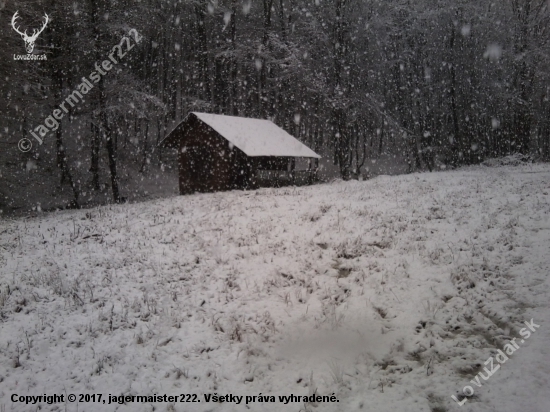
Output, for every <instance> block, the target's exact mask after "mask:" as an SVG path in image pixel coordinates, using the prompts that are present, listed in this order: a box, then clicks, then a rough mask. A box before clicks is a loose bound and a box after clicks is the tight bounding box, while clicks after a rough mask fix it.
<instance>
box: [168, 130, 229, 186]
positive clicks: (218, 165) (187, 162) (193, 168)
mask: <svg viewBox="0 0 550 412" xmlns="http://www.w3.org/2000/svg"><path fill="white" fill-rule="evenodd" d="M181 133H182V136H181V139H180V147H179V152H180V153H179V173H180V194H189V193H194V192H213V191H218V190H228V189H231V185H232V173H233V170H232V163H233V159H232V150H231V149H230V148H229V144H228V142H227V140H225V139H223V138H221V137H220V136H219V135H218V134H217V133H216V132H214V131H213V130H211V129H210V128H208V127H207V126H205V125H203V124H202V123H200V122H198V121H197V120H196V119H193V120H190V122H189V125H188V127H186V128H185V129H184V131H182V132H181Z"/></svg>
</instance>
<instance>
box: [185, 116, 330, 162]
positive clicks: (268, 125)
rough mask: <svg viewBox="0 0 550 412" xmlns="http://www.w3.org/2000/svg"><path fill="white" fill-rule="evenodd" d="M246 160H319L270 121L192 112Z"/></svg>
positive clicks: (312, 152) (311, 151) (317, 156)
mask: <svg viewBox="0 0 550 412" xmlns="http://www.w3.org/2000/svg"><path fill="white" fill-rule="evenodd" d="M192 114H194V115H195V116H197V118H199V120H201V121H202V122H203V123H205V124H207V125H208V126H210V127H211V128H212V129H214V130H215V131H216V132H218V133H219V134H220V135H221V136H223V137H224V138H225V139H227V140H228V141H229V142H230V143H232V144H233V145H235V146H236V147H237V148H239V149H240V150H242V151H243V152H244V153H245V154H246V155H247V156H250V157H258V156H280V157H310V158H321V156H319V155H318V154H317V153H315V152H314V151H313V150H311V149H310V148H309V147H307V146H306V145H304V144H303V143H301V142H300V141H298V140H297V139H296V138H294V137H293V136H291V135H290V134H288V133H287V132H285V131H284V130H283V129H281V128H280V127H279V126H277V125H276V124H274V123H273V122H271V121H269V120H262V119H250V118H246V117H235V116H225V115H218V114H208V113H197V112H192Z"/></svg>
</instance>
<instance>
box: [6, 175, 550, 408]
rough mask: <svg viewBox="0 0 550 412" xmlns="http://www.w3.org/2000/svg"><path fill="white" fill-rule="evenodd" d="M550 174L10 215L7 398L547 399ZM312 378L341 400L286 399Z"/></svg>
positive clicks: (377, 404) (394, 181)
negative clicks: (491, 367) (492, 368)
mask: <svg viewBox="0 0 550 412" xmlns="http://www.w3.org/2000/svg"><path fill="white" fill-rule="evenodd" d="M549 193H550V166H549V165H525V166H518V167H499V168H489V167H476V168H468V169H463V170H460V171H453V172H441V173H432V174H428V173H426V174H414V175H407V176H397V177H385V176H380V177H377V178H375V179H372V180H369V181H365V182H345V183H344V182H334V183H332V184H325V185H320V186H315V187H301V188H282V189H262V190H258V191H254V192H231V193H216V194H208V195H195V196H187V197H174V198H171V199H165V200H154V201H150V202H146V203H142V204H131V205H121V206H106V207H100V208H96V209H90V210H82V211H63V212H57V213H52V214H44V215H39V216H37V217H34V218H26V219H18V220H10V221H6V220H5V221H2V222H0V271H1V273H0V410H1V411H2V412H4V411H12V410H13V411H36V410H38V409H37V405H34V406H31V405H28V406H25V405H23V404H20V403H13V402H11V400H10V398H11V396H12V394H18V395H41V394H54V393H57V394H80V393H87V394H94V393H95V394H103V396H104V399H105V396H107V395H108V394H112V395H120V394H133V395H153V394H168V395H177V394H197V395H198V399H200V400H201V402H200V403H187V404H184V403H175V404H169V403H155V404H149V403H145V404H138V403H130V404H125V405H118V404H117V405H113V404H111V405H108V404H102V403H99V404H97V403H96V404H90V403H88V404H86V403H80V404H77V403H66V404H57V405H47V404H45V403H43V402H42V403H41V405H40V408H41V409H39V410H41V411H54V410H55V411H69V412H70V411H114V410H118V411H152V410H157V411H182V412H183V411H186V412H194V411H246V410H251V411H295V412H298V411H320V412H321V411H361V410H362V411H376V412H384V411H392V412H405V411H411V412H412V411H414V412H423V411H427V412H445V411H464V412H468V411H475V412H478V411H479V412H485V411H499V412H517V411H519V410H524V411H528V412H547V411H548V410H550V395H549V392H548V388H549V387H550V379H549V378H550V356H549V355H550V349H549V346H548V342H549V339H550V303H549V302H550V288H549V285H550V280H549V277H548V273H549V268H550V258H549V256H550V253H549V252H550V250H549V249H550V242H549V241H550V219H549V216H550V194H549ZM531 319H533V320H534V322H535V323H536V324H538V325H540V328H538V329H537V330H536V332H535V333H532V334H531V337H529V338H528V339H524V342H523V343H519V339H520V338H521V337H519V330H520V329H521V328H524V327H525V325H524V324H523V322H524V321H526V320H531ZM515 337H518V339H517V341H518V343H519V349H517V352H515V353H514V354H511V355H510V356H509V360H508V361H506V363H504V364H502V365H501V368H500V369H499V370H498V371H496V373H495V374H494V376H492V377H490V378H489V379H488V380H487V381H485V380H483V379H481V380H480V384H481V385H482V386H481V387H478V386H476V385H475V384H473V383H470V381H471V380H474V377H475V376H476V374H477V373H478V372H479V371H481V372H482V373H483V367H484V366H485V365H483V363H484V362H485V361H486V360H487V359H488V358H489V357H491V356H493V355H495V354H496V351H497V349H499V348H503V347H504V345H505V344H506V343H507V341H508V340H509V339H511V338H515ZM495 364H496V362H495ZM465 386H472V387H473V390H474V392H475V393H474V395H473V396H472V397H470V398H469V399H468V400H467V401H466V402H465V404H464V405H463V406H459V405H458V403H456V402H455V401H454V400H453V399H452V398H451V395H455V396H456V397H457V399H458V400H461V399H463V395H461V394H462V392H463V389H462V388H464V387H465ZM313 392H315V393H317V394H319V395H331V394H333V393H334V394H335V396H336V397H337V399H338V400H339V402H338V403H318V404H304V403H303V402H301V403H289V404H287V405H284V404H283V403H280V402H278V396H279V395H290V394H291V393H292V394H295V395H308V394H311V393H313ZM214 393H217V394H220V395H221V394H223V395H225V394H233V395H239V396H240V395H245V396H246V395H249V396H254V395H255V396H258V395H259V394H262V395H270V396H271V395H273V396H275V397H276V400H277V402H276V403H263V402H262V403H258V402H256V403H249V404H248V405H244V404H243V403H241V404H239V405H236V404H234V403H212V402H210V403H207V402H205V399H204V394H214Z"/></svg>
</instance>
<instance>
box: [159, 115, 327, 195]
mask: <svg viewBox="0 0 550 412" xmlns="http://www.w3.org/2000/svg"><path fill="white" fill-rule="evenodd" d="M160 145H161V146H163V147H172V148H177V149H178V153H179V187H180V194H189V193H194V192H212V191H220V190H232V189H253V188H256V187H258V186H265V185H271V184H273V183H274V182H270V181H269V180H270V179H269V176H272V179H276V176H280V174H283V175H284V174H285V173H286V174H287V175H288V176H289V177H290V179H292V178H293V177H294V176H295V174H296V173H297V172H298V171H297V170H296V167H295V166H296V160H297V159H301V160H303V159H305V160H307V162H305V163H306V164H307V165H308V167H307V169H306V170H305V173H306V174H307V175H308V178H309V179H311V180H312V179H314V175H315V173H316V170H317V166H318V162H319V159H320V156H319V155H318V154H316V153H315V152H313V151H312V150H311V149H309V148H308V147H307V146H305V145H304V144H303V143H301V142H299V141H298V140H296V139H295V138H294V137H293V136H291V135H290V134H288V133H287V132H285V131H284V130H283V129H281V128H280V127H278V126H276V125H275V124H274V123H273V122H271V121H269V120H261V119H249V118H244V117H234V116H223V115H215V114H207V113H196V112H192V113H189V115H188V116H187V117H186V118H185V119H184V120H183V121H182V122H181V123H180V124H179V125H178V126H176V128H175V129H174V130H172V131H171V132H170V133H169V134H168V135H167V136H166V137H165V138H164V139H163V140H162V142H161V143H160ZM265 172H270V173H265ZM298 173H299V172H298ZM266 176H267V179H266ZM266 180H267V181H266Z"/></svg>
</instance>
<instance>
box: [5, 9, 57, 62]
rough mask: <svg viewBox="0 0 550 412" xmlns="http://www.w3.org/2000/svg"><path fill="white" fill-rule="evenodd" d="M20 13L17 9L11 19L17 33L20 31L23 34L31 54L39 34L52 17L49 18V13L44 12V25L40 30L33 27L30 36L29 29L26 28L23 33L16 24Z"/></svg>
mask: <svg viewBox="0 0 550 412" xmlns="http://www.w3.org/2000/svg"><path fill="white" fill-rule="evenodd" d="M18 13H19V12H18V11H16V12H15V14H14V15H13V17H12V19H11V26H12V27H13V29H14V30H15V31H16V32H17V33H19V34H20V35H21V37H22V38H23V40H24V41H25V49H27V53H28V54H31V53H32V51H33V50H34V42H35V41H36V39H37V38H38V35H39V34H40V33H42V32H43V31H44V29H45V28H46V25H47V24H48V22H49V21H50V19H49V17H48V15H47V14H46V13H44V14H45V16H44V17H45V21H44V25H43V26H42V28H41V29H39V30H37V29H33V31H32V35H31V36H29V35H27V30H25V32H24V33H21V31H19V29H18V28H17V27H16V26H15V21H16V20H17V19H18V18H19V16H18Z"/></svg>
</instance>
